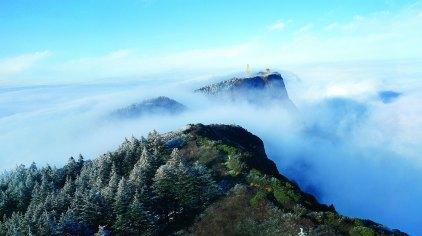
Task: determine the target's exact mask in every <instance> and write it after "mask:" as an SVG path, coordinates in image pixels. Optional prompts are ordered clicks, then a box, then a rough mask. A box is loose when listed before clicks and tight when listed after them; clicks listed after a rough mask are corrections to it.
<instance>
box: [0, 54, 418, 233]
mask: <svg viewBox="0 0 422 236" xmlns="http://www.w3.org/2000/svg"><path fill="white" fill-rule="evenodd" d="M418 68H419V67H418V64H416V65H415V64H411V65H409V64H407V63H399V64H397V63H395V62H394V63H393V62H383V63H381V64H365V63H363V64H359V63H358V64H336V65H307V66H301V67H292V68H289V70H288V71H282V75H283V77H284V78H285V82H286V86H287V90H288V93H289V96H290V98H291V100H292V101H293V102H294V103H295V104H296V106H297V108H298V111H297V112H289V111H286V110H285V109H283V108H282V107H280V106H278V105H274V104H269V105H268V106H263V107H257V106H254V105H250V104H246V103H240V104H239V103H237V104H235V105H234V104H231V103H230V102H225V101H221V100H209V99H208V98H206V97H204V96H201V95H200V94H194V93H192V91H193V89H195V88H198V87H200V86H202V85H206V84H208V83H210V82H212V81H216V80H220V79H221V77H216V76H209V73H204V74H201V73H196V74H192V75H189V76H186V75H183V74H182V73H174V74H171V73H167V74H166V75H162V76H160V75H156V76H155V77H151V78H149V79H148V80H145V79H137V80H130V79H125V80H120V82H116V81H119V80H112V81H111V80H107V81H97V82H91V83H69V84H54V85H48V84H46V85H34V86H19V85H16V86H12V85H11V86H3V87H1V88H0V108H1V109H0V169H1V170H3V171H5V170H10V169H13V168H14V167H15V166H17V165H19V164H25V165H28V164H30V163H31V162H36V163H37V164H38V165H40V166H44V165H46V164H50V165H55V166H58V167H60V166H61V165H63V164H64V163H66V161H67V159H68V158H69V157H70V156H77V155H78V154H82V155H83V156H84V157H85V158H87V159H92V158H95V157H97V156H98V155H100V154H102V153H105V152H107V151H111V150H113V149H115V148H116V147H117V146H118V145H119V144H120V143H121V142H122V141H123V139H124V138H125V137H130V136H135V137H140V136H142V135H143V136H145V135H147V134H148V132H150V131H151V130H153V129H155V130H157V131H159V132H168V131H171V130H175V129H179V128H181V127H183V126H184V125H186V124H188V123H204V124H210V123H224V124H237V125H240V126H242V127H244V128H246V129H248V130H249V131H251V132H252V133H254V134H256V135H258V136H259V137H260V138H261V139H262V140H263V141H264V144H265V147H266V151H267V154H268V156H269V158H271V159H272V160H274V162H276V164H277V166H278V168H279V170H280V172H281V173H282V174H284V175H286V176H287V177H289V178H290V179H292V180H294V181H296V182H297V183H298V184H299V185H300V186H301V187H302V189H304V190H305V191H308V192H310V193H312V194H314V195H315V196H317V198H318V199H319V200H320V201H322V202H324V203H327V204H334V205H335V207H336V209H337V210H338V211H339V212H340V213H341V214H345V215H348V216H353V217H361V218H369V219H372V220H374V221H377V222H380V223H382V224H385V225H386V226H388V227H391V228H399V229H401V230H404V231H406V232H409V233H412V234H420V233H422V229H421V228H420V225H422V218H421V217H420V212H421V211H422V204H421V203H420V199H422V174H421V173H422V172H421V170H422V157H421V155H420V153H422V119H421V117H422V106H421V105H420V101H421V100H422V94H421V91H422V90H421V89H422V86H421V85H422V83H421V79H422V74H421V72H419V71H420V70H419V69H418ZM293 72H294V73H293ZM382 91H394V92H397V94H398V95H396V96H393V97H391V98H388V99H385V97H383V96H388V94H391V93H382ZM386 94H387V95H386ZM161 95H164V96H168V97H171V98H173V99H175V100H177V101H179V102H181V103H183V104H185V105H186V106H187V107H188V108H189V110H188V111H187V112H185V113H183V114H181V115H177V116H153V117H141V118H139V119H131V120H115V119H110V116H109V114H110V112H112V111H114V110H115V109H118V108H121V107H125V106H127V105H130V104H131V103H134V102H139V101H141V100H143V99H145V98H151V97H156V96H161Z"/></svg>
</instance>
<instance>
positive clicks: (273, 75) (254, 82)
mask: <svg viewBox="0 0 422 236" xmlns="http://www.w3.org/2000/svg"><path fill="white" fill-rule="evenodd" d="M195 92H200V93H204V94H206V95H211V96H218V97H229V98H230V99H231V100H243V101H247V102H250V103H253V104H262V103H264V102H267V101H274V100H276V101H277V100H278V101H282V102H283V103H286V104H289V105H291V106H294V105H293V103H292V102H291V100H290V98H289V96H288V94H287V90H286V86H285V84H284V80H283V77H282V76H281V75H280V74H279V73H278V72H270V71H269V70H268V69H267V71H265V72H259V73H257V74H255V75H253V76H247V77H235V78H232V79H228V80H225V81H222V82H219V83H215V84H210V85H207V86H204V87H202V88H199V89H197V90H195Z"/></svg>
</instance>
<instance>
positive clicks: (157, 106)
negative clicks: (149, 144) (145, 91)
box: [112, 96, 187, 118]
mask: <svg viewBox="0 0 422 236" xmlns="http://www.w3.org/2000/svg"><path fill="white" fill-rule="evenodd" d="M186 109H187V107H186V106H185V105H183V104H181V103H179V102H177V101H176V100H173V99H171V98H168V97H164V96H160V97H156V98H151V99H146V100H144V101H142V102H139V103H134V104H132V105H129V106H127V107H124V108H121V109H118V110H116V111H114V112H113V113H112V116H115V117H120V118H136V117H140V116H144V115H175V114H179V113H182V112H184V111H185V110H186Z"/></svg>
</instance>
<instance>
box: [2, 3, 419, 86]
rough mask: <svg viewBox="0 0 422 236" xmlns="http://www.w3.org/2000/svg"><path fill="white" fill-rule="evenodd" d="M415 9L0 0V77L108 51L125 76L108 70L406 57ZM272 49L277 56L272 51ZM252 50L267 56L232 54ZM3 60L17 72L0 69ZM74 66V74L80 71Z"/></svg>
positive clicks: (412, 43)
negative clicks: (159, 64)
mask: <svg viewBox="0 0 422 236" xmlns="http://www.w3.org/2000/svg"><path fill="white" fill-rule="evenodd" d="M421 9H422V7H421V3H420V2H418V1H414V0H402V1H394V0H373V1H363V0H362V1H361V0H355V1H312V3H310V2H309V1H291V2H287V1H276V0H275V1H272V0H269V1H265V3H264V2H262V1H257V0H256V1H251V0H246V1H245V0H242V1H240V0H238V1H199V0H174V1H165V0H136V1H135V0H133V1H128V0H122V1H92V0H78V1H57V0H44V1H36V2H35V1H22V0H1V1H0V35H1V37H0V81H4V80H10V79H12V80H13V78H12V77H16V74H17V73H21V72H22V71H26V70H27V69H28V68H31V69H32V70H33V71H32V72H31V73H28V74H27V75H25V76H24V75H22V74H21V76H19V77H20V78H23V77H25V78H27V77H28V75H29V74H31V75H34V77H44V78H46V77H54V75H55V74H57V73H59V72H60V73H61V74H63V70H71V71H82V69H80V67H81V65H80V63H81V61H84V62H89V63H87V64H86V63H85V65H84V66H85V67H95V66H93V64H92V63H94V64H95V65H98V64H101V63H102V67H101V66H100V68H99V69H101V68H109V67H110V66H109V65H106V64H104V61H103V62H98V60H100V61H102V60H104V59H105V60H106V61H107V60H109V57H112V58H115V57H118V58H119V59H118V61H119V62H118V63H117V64H120V66H121V68H126V69H125V70H123V69H121V70H123V71H124V72H125V73H120V74H119V73H116V72H115V71H114V72H110V73H109V75H110V76H120V75H122V76H127V75H133V74H139V73H140V72H141V71H134V70H133V69H129V68H134V67H137V68H140V67H145V68H154V70H155V66H154V65H157V62H160V63H161V62H163V61H164V62H165V63H163V64H162V65H161V67H165V68H179V67H186V66H192V64H196V63H197V64H200V63H202V65H195V66H199V67H201V68H202V67H204V64H207V65H208V64H209V65H210V66H211V67H213V66H214V67H218V68H220V67H224V66H223V65H226V66H227V65H232V66H238V65H240V64H244V63H252V64H256V65H257V66H263V65H264V64H266V65H267V64H271V65H272V64H274V65H283V64H286V62H295V63H306V62H325V61H334V62H336V61H343V60H349V59H350V60H364V59H371V60H372V59H376V60H390V59H409V58H412V59H413V58H415V57H418V56H419V55H422V54H421V53H420V52H421V50H420V49H417V50H414V48H415V47H418V46H417V45H416V44H418V43H420V42H422V33H420V32H417V30H416V28H417V27H419V26H420V27H422V23H420V22H421V19H422V14H421V12H422V10H421ZM400 24H402V25H400ZM403 25H404V27H403ZM402 38H404V39H405V40H402ZM333 42H334V43H333ZM400 43H401V44H400ZM358 47H359V48H358ZM368 48H370V49H371V50H373V53H371V51H369V52H368V50H367V49H368ZM419 48H420V47H419ZM317 49H319V51H318V50H317ZM388 51H390V52H388ZM367 53H369V54H370V55H367ZM203 54H205V56H204V55H203ZM116 55H117V56H116ZM280 55H286V57H284V58H277V57H279V56H280ZM163 57H164V59H163ZM179 57H181V58H182V59H180V60H179ZM254 57H256V58H259V57H264V58H270V57H271V58H274V59H273V60H271V61H265V60H264V61H262V60H256V61H255V60H254V59H248V60H243V59H241V58H254ZM145 58H149V59H151V58H152V59H151V60H149V61H147V62H145ZM197 58H200V60H199V61H198V60H197ZM204 58H205V59H204ZM16 60H17V61H18V62H16ZM95 60H97V61H95ZM113 60H116V59H113ZM124 60H126V62H124ZM216 60H218V61H220V62H221V64H218V65H217V64H216V63H215V61H216ZM93 61H94V62H93ZM129 61H132V62H129ZM133 61H136V62H137V63H134V62H133ZM75 62H77V63H76V64H77V65H75ZM144 62H145V63H144ZM182 62H183V63H182ZM11 63H12V64H13V66H12V67H13V68H15V67H16V68H17V69H15V70H13V73H10V71H9V72H7V71H6V72H3V73H2V70H7V68H10V67H11ZM16 63H17V64H18V65H17V66H16ZM90 63H91V64H90ZM130 63H131V64H130ZM2 64H3V65H2ZM69 64H72V66H75V68H69V67H70V65H69ZM112 64H116V62H115V61H113V62H112ZM122 64H123V65H122ZM128 64H130V65H128ZM261 64H262V65H261ZM34 65H37V67H34ZM84 66H82V67H84ZM5 67H6V69H4V68H5ZM63 67H65V69H64V68H63ZM34 68H36V70H35V69H34ZM51 68H55V69H54V70H52V69H51ZM8 70H10V69H8ZM16 71H17V72H16ZM145 71H146V70H143V71H142V72H145ZM75 73H76V72H75ZM80 73H81V74H84V75H86V76H82V77H84V78H85V77H88V74H89V72H88V71H84V72H80ZM64 74H67V73H64ZM11 75H13V76H12V77H11ZM107 75H108V74H107V73H106V72H104V74H101V75H95V76H99V77H104V76H105V77H106V76H107ZM75 76H76V75H75Z"/></svg>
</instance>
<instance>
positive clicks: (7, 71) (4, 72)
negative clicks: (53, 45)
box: [0, 51, 51, 79]
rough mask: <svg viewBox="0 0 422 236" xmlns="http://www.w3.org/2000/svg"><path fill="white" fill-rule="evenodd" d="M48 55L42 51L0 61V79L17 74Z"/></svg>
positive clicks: (48, 54)
mask: <svg viewBox="0 0 422 236" xmlns="http://www.w3.org/2000/svg"><path fill="white" fill-rule="evenodd" d="M50 55H51V53H50V52H48V51H43V52H35V53H29V54H23V55H19V56H15V57H9V58H3V59H0V79H7V78H8V77H9V76H13V75H16V74H19V73H21V72H23V71H25V70H27V69H29V68H31V67H32V66H34V65H35V64H36V63H38V62H40V61H42V60H44V59H45V58H47V57H48V56H50Z"/></svg>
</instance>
